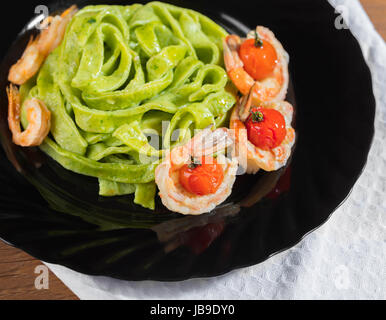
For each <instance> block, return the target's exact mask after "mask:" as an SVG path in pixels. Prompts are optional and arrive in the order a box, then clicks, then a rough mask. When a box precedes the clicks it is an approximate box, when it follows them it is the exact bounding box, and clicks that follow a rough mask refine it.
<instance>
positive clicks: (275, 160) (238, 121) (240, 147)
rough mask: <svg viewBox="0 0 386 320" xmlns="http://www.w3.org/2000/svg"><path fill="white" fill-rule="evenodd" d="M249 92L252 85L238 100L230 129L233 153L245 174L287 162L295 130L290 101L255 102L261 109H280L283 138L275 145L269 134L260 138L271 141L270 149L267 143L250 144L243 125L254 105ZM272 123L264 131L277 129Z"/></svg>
mask: <svg viewBox="0 0 386 320" xmlns="http://www.w3.org/2000/svg"><path fill="white" fill-rule="evenodd" d="M252 93H253V88H252V89H251V91H250V94H249V95H247V96H243V97H242V98H240V99H239V101H238V102H237V104H236V106H235V108H234V109H233V111H232V114H231V118H230V129H233V130H234V134H235V147H234V150H233V155H234V156H235V157H237V158H238V161H239V163H240V166H241V167H244V168H245V169H246V172H247V173H253V174H254V173H256V172H257V171H258V170H259V169H260V168H261V169H263V170H265V171H273V170H277V169H279V168H281V167H283V166H284V165H285V164H286V162H287V160H288V158H289V156H290V154H291V148H292V146H293V144H294V142H295V130H294V129H293V128H292V127H291V121H292V116H293V107H292V105H291V104H290V103H288V102H286V101H271V102H260V103H259V105H258V107H259V108H261V109H260V110H266V109H274V110H276V111H278V112H280V114H281V115H282V117H283V118H284V122H285V123H284V124H283V128H282V130H281V132H282V138H283V139H282V140H281V141H278V142H279V143H278V145H276V144H275V143H274V142H272V138H270V137H268V138H269V139H268V138H265V137H262V138H260V140H261V141H263V143H264V142H265V143H268V144H270V145H271V146H272V148H269V146H268V147H266V146H264V147H259V146H256V145H255V144H254V143H252V142H251V141H250V139H251V137H250V136H248V130H247V127H246V121H247V120H248V119H249V117H250V115H251V109H252V108H254V107H253V104H252V101H253V99H252ZM273 126H274V128H273V127H271V128H267V130H266V131H268V132H273V130H277V127H278V126H277V125H276V124H275V123H274V124H273ZM261 131H262V130H261ZM271 135H272V134H271ZM276 136H277V134H273V137H274V138H275V137H276ZM258 139H259V137H258V138H257V140H258ZM257 142H259V141H257Z"/></svg>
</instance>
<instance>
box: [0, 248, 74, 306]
mask: <svg viewBox="0 0 386 320" xmlns="http://www.w3.org/2000/svg"><path fill="white" fill-rule="evenodd" d="M39 265H43V263H42V262H41V261H39V260H36V259H34V258H33V257H31V256H30V255H28V254H27V253H25V252H23V251H21V250H19V249H16V248H14V247H11V246H9V245H7V244H5V243H4V242H2V241H0V300H4V299H7V300H22V299H26V300H27V299H28V300H42V299H44V300H75V299H78V297H77V296H76V295H75V294H73V293H72V292H71V291H70V290H69V289H68V288H67V287H66V286H65V285H64V284H63V282H61V281H60V280H59V279H58V278H57V277H56V276H55V275H54V274H53V273H52V272H51V271H49V277H48V289H36V287H35V279H36V277H38V276H39V274H37V273H35V268H36V267H37V266H39Z"/></svg>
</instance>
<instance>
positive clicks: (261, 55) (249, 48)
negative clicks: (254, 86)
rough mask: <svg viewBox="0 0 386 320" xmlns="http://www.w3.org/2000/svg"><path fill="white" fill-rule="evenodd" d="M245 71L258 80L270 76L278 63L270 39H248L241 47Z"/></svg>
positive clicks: (240, 53)
mask: <svg viewBox="0 0 386 320" xmlns="http://www.w3.org/2000/svg"><path fill="white" fill-rule="evenodd" d="M239 56H240V59H241V61H242V62H243V63H244V69H245V71H246V72H247V73H248V74H249V75H250V76H251V77H252V78H253V79H254V80H257V81H260V80H263V79H265V78H267V77H269V76H270V75H271V74H272V72H273V70H274V69H275V66H276V64H277V54H276V50H275V48H274V47H273V46H272V44H270V43H269V42H268V41H265V40H264V41H263V40H256V39H247V40H245V41H244V42H243V43H242V44H241V46H240V49H239Z"/></svg>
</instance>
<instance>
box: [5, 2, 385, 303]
mask: <svg viewBox="0 0 386 320" xmlns="http://www.w3.org/2000/svg"><path fill="white" fill-rule="evenodd" d="M361 3H362V5H363V7H364V9H365V10H366V12H367V14H368V15H369V17H370V19H371V20H372V22H373V24H374V26H375V28H376V29H377V31H378V32H379V33H380V34H381V36H382V37H383V39H386V0H361ZM38 265H42V262H41V261H39V260H36V259H34V258H32V257H31V256H30V255H28V254H26V253H24V252H23V251H21V250H19V249H16V248H13V247H11V246H8V245H6V244H5V243H3V242H2V241H0V300H4V299H15V300H16V299H46V300H48V299H50V300H53V299H55V300H59V299H60V300H74V299H78V297H77V296H76V295H75V294H73V293H72V292H71V291H70V290H69V289H68V288H67V287H66V286H65V285H64V284H63V283H62V282H61V281H60V280H59V279H58V278H57V277H56V276H55V275H54V274H53V273H52V272H50V273H49V289H40V290H38V289H36V288H35V285H34V283H35V279H36V277H37V276H38V275H37V274H35V272H34V271H35V268H36V266H38Z"/></svg>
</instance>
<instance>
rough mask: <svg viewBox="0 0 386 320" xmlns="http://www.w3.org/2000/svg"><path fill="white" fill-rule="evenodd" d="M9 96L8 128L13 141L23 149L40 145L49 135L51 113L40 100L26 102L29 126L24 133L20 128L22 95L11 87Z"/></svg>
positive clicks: (15, 88) (8, 90) (8, 92)
mask: <svg viewBox="0 0 386 320" xmlns="http://www.w3.org/2000/svg"><path fill="white" fill-rule="evenodd" d="M6 91H7V96H8V126H9V129H10V130H11V133H12V141H13V142H14V143H15V144H17V145H20V146H22V147H31V146H38V145H40V144H41V143H42V142H43V140H44V139H45V138H46V136H47V135H48V133H49V131H50V128H51V113H50V111H49V110H48V109H47V107H46V106H45V104H44V103H43V101H41V100H38V99H35V98H33V99H29V100H26V101H25V107H26V112H27V119H28V126H27V128H26V130H24V131H23V132H22V131H21V128H20V118H21V107H20V93H19V90H18V89H17V87H16V86H14V85H12V84H11V85H10V86H9V87H8V88H7V89H6Z"/></svg>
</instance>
